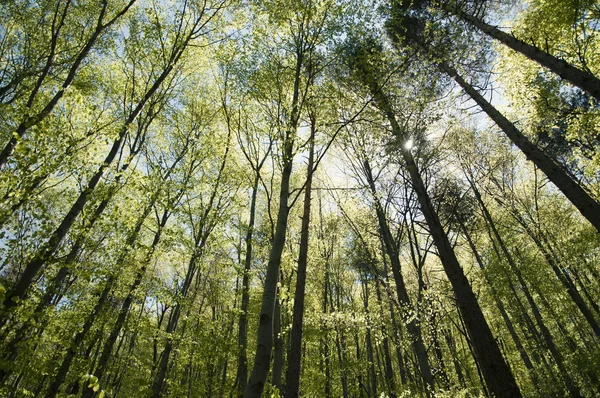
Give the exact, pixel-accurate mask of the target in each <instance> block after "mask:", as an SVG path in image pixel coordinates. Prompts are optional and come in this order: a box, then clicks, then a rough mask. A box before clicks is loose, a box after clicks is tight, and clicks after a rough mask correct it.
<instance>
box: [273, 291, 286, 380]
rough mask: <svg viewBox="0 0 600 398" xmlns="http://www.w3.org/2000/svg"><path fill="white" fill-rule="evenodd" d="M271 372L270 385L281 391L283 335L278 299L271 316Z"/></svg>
mask: <svg viewBox="0 0 600 398" xmlns="http://www.w3.org/2000/svg"><path fill="white" fill-rule="evenodd" d="M273 316H274V319H273V322H274V324H273V339H274V342H273V346H274V348H273V372H272V374H271V384H272V385H273V387H275V388H277V389H278V390H279V391H282V389H283V388H282V385H281V376H282V375H283V350H284V343H283V335H282V330H281V303H280V302H279V298H276V299H275V312H274V314H273Z"/></svg>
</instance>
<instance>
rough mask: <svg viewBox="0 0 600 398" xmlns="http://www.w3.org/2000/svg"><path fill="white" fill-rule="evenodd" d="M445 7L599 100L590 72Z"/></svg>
mask: <svg viewBox="0 0 600 398" xmlns="http://www.w3.org/2000/svg"><path fill="white" fill-rule="evenodd" d="M445 9H446V10H447V11H449V12H450V13H452V14H454V15H456V16H458V17H459V18H460V19H462V20H463V21H465V22H467V23H469V24H470V25H472V26H474V27H476V28H477V29H479V30H481V31H482V32H484V33H486V34H488V35H489V36H490V37H492V38H494V39H496V40H498V41H499V42H501V43H502V44H504V45H506V46H507V47H509V48H510V49H512V50H514V51H517V52H519V53H521V54H523V55H524V56H526V57H527V58H529V59H531V60H533V61H535V62H537V63H538V64H540V65H542V66H543V67H545V68H548V69H550V70H551V71H552V72H554V73H556V74H557V75H559V76H560V77H561V78H563V79H565V80H566V81H568V82H569V83H571V84H573V85H575V86H577V87H579V88H581V89H582V90H584V91H587V92H588V93H589V94H591V95H592V96H593V97H594V98H596V99H597V100H599V101H600V79H598V78H597V77H596V76H594V75H592V74H591V73H589V72H585V71H583V70H581V69H579V68H577V67H575V66H573V65H570V64H569V63H567V62H565V61H563V60H562V59H559V58H556V57H555V56H553V55H551V54H548V53H547V52H545V51H543V50H542V49H541V48H539V47H536V46H533V45H531V44H527V43H525V42H524V41H522V40H519V39H517V38H516V37H515V36H513V35H511V34H509V33H506V32H503V31H501V30H500V29H498V28H496V27H495V26H492V25H489V24H487V23H485V22H484V21H482V20H481V19H479V18H477V17H474V16H472V15H469V14H467V13H465V12H463V11H462V10H460V9H459V8H455V7H445Z"/></svg>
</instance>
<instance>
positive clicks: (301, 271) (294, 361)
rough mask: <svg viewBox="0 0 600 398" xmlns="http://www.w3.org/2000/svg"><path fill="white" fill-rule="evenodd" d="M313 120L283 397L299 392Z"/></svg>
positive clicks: (312, 158) (293, 397) (313, 136)
mask: <svg viewBox="0 0 600 398" xmlns="http://www.w3.org/2000/svg"><path fill="white" fill-rule="evenodd" d="M315 132H316V120H315V119H314V118H311V134H310V149H309V154H308V166H307V172H306V173H307V174H306V186H305V187H304V209H303V213H302V226H301V230H300V248H299V253H298V270H297V272H296V291H295V293H294V313H293V316H292V317H293V318H292V319H293V320H292V331H291V337H290V345H289V350H288V355H287V360H288V367H287V373H286V377H285V398H297V397H298V396H299V394H300V359H301V358H300V348H301V347H302V326H303V322H304V295H305V290H306V267H307V263H308V238H309V227H310V205H311V195H312V177H313V171H314V170H313V168H314V154H315Z"/></svg>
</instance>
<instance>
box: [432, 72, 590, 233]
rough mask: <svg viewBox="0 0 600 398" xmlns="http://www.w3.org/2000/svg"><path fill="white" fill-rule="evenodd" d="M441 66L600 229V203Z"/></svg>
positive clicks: (496, 111)
mask: <svg viewBox="0 0 600 398" xmlns="http://www.w3.org/2000/svg"><path fill="white" fill-rule="evenodd" d="M439 67H440V68H441V69H442V70H443V71H444V72H445V73H447V74H448V75H449V76H451V77H452V78H453V79H454V80H455V81H456V82H457V83H458V84H459V85H460V86H461V87H462V89H463V90H465V92H466V93H467V94H468V95H469V96H470V97H471V98H472V99H473V100H474V101H475V102H476V103H477V105H479V106H480V107H481V109H483V111H484V112H485V113H486V114H487V115H488V116H489V117H490V118H491V119H492V120H493V121H494V122H495V123H496V124H497V125H498V126H499V127H500V128H501V129H502V131H504V133H505V134H506V135H507V136H508V138H509V139H510V140H511V141H512V142H513V143H514V144H515V145H516V146H517V147H518V148H519V149H520V150H521V151H522V152H523V154H525V156H526V157H527V159H529V160H531V161H532V162H533V163H534V164H535V165H536V166H537V167H538V168H539V169H540V170H541V171H542V172H543V173H544V174H545V175H546V177H548V179H549V180H550V181H551V182H552V183H553V184H554V185H556V187H557V188H558V189H559V190H560V191H561V192H562V193H563V194H564V195H565V196H566V197H567V199H569V201H571V203H573V205H575V207H576V208H577V209H578V210H579V212H580V213H581V214H582V215H583V216H584V217H585V218H586V219H587V220H588V221H589V222H590V223H592V225H593V226H594V227H595V228H596V230H598V232H600V204H599V203H598V202H597V201H595V200H594V199H593V198H592V197H591V196H590V195H589V194H588V193H587V192H586V191H585V190H584V189H583V188H582V187H581V186H579V184H578V183H577V182H576V181H575V180H573V178H571V177H570V176H569V175H568V174H567V172H566V171H565V170H563V169H562V168H561V167H560V166H559V165H557V164H556V163H555V162H554V161H553V160H552V159H551V158H549V157H548V156H547V155H546V154H545V153H544V152H543V151H542V150H541V149H540V148H538V147H537V146H536V145H534V144H533V143H531V141H529V140H528V139H527V137H525V136H524V135H523V133H521V131H519V129H517V128H516V127H515V125H514V124H512V123H511V122H510V121H509V120H508V119H507V118H506V117H504V115H502V114H501V113H500V112H498V110H497V109H496V108H494V106H492V104H490V103H489V102H488V101H487V100H486V99H485V98H484V97H483V96H482V95H481V94H479V92H478V91H477V90H475V88H473V86H471V85H470V84H468V83H467V82H466V81H465V80H464V79H463V78H462V77H461V76H460V75H459V74H458V72H457V71H456V70H455V69H454V68H452V67H451V66H450V65H448V64H446V63H444V62H441V63H439Z"/></svg>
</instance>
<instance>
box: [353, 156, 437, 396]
mask: <svg viewBox="0 0 600 398" xmlns="http://www.w3.org/2000/svg"><path fill="white" fill-rule="evenodd" d="M363 170H364V172H365V176H366V178H367V183H368V184H369V189H370V191H371V196H372V198H373V201H374V207H375V212H376V214H377V221H378V224H379V231H380V233H381V238H382V240H383V243H384V245H385V249H386V252H387V254H388V257H389V260H390V264H391V266H392V274H393V275H394V280H395V282H396V293H397V295H398V300H399V302H400V303H401V304H402V305H404V306H406V307H407V308H408V309H409V311H414V310H415V309H414V307H413V305H412V303H411V300H410V297H409V296H408V292H407V291H406V285H405V283H404V278H403V276H402V271H401V266H400V260H399V258H398V249H397V247H396V244H395V242H394V241H393V238H392V235H391V232H390V229H389V226H388V223H387V220H386V218H385V213H384V210H383V207H382V206H381V203H380V202H379V199H378V196H377V192H376V188H375V181H374V179H373V173H372V170H371V166H370V164H369V161H368V160H364V161H363ZM406 329H407V330H408V333H409V335H410V340H411V343H412V346H413V349H414V351H415V354H416V355H417V362H418V364H419V370H420V373H421V377H422V379H423V383H424V384H425V390H426V391H425V393H426V395H427V396H429V394H430V393H431V392H432V391H434V382H433V374H432V372H431V366H430V364H429V359H428V357H427V349H426V347H425V344H424V342H423V336H422V333H421V326H420V325H419V324H418V322H417V321H416V319H415V317H413V316H411V321H410V322H408V323H407V324H406Z"/></svg>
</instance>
